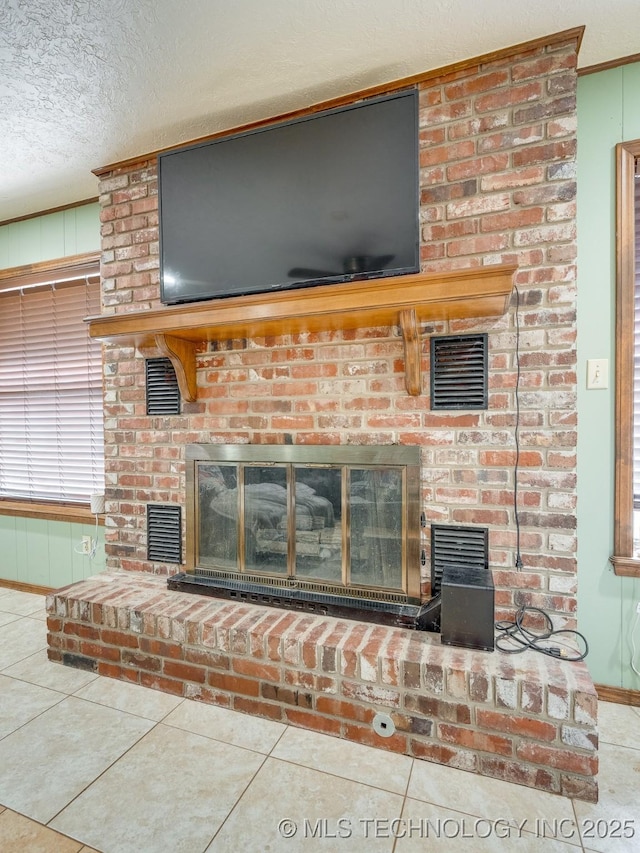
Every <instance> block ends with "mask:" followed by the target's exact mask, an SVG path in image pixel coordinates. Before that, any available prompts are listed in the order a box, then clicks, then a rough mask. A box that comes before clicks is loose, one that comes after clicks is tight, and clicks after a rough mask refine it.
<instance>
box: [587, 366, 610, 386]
mask: <svg viewBox="0 0 640 853" xmlns="http://www.w3.org/2000/svg"><path fill="white" fill-rule="evenodd" d="M608 387H609V359H608V358H588V359H587V388H589V389H598V388H608Z"/></svg>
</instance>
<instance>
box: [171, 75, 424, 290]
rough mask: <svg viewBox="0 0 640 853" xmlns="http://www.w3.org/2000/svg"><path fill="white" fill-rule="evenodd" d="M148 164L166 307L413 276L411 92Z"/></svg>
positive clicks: (414, 119)
mask: <svg viewBox="0 0 640 853" xmlns="http://www.w3.org/2000/svg"><path fill="white" fill-rule="evenodd" d="M158 161H159V163H158V168H159V180H158V182H159V209H160V264H161V266H160V272H161V298H162V301H163V302H165V303H168V304H174V303H179V302H188V301H193V300H202V299H212V298H218V297H225V296H237V295H241V294H248V293H261V292H267V291H275V290H283V289H289V288H294V287H302V286H307V285H311V284H325V283H331V282H344V281H350V280H354V279H363V278H378V277H382V276H388V275H400V274H403V273H409V272H417V271H418V270H419V230H418V229H419V226H418V204H419V198H418V105H417V92H416V91H415V90H409V91H404V92H400V93H397V94H394V95H389V96H385V97H381V98H375V99H372V100H367V101H361V102H359V103H355V104H353V105H349V106H347V107H342V108H338V109H334V110H329V111H326V112H322V113H316V114H311V115H307V116H305V117H304V118H301V119H297V120H294V121H289V122H285V123H281V124H274V125H268V126H264V127H260V128H259V129H256V130H253V131H249V132H246V133H240V134H236V135H231V136H224V137H219V138H217V139H214V140H211V141H208V142H204V143H199V144H196V145H192V146H189V147H186V148H180V149H175V150H172V151H167V152H165V153H163V154H161V155H159V158H158Z"/></svg>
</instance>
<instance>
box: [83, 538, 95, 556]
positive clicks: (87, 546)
mask: <svg viewBox="0 0 640 853" xmlns="http://www.w3.org/2000/svg"><path fill="white" fill-rule="evenodd" d="M92 550H93V539H92V538H91V536H83V537H82V548H81V553H82V554H90V553H91V552H92Z"/></svg>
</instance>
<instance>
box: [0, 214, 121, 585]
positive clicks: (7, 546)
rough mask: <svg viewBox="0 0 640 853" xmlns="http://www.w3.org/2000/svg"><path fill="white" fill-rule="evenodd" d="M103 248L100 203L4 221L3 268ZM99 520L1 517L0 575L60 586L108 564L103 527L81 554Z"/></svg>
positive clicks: (1, 228)
mask: <svg viewBox="0 0 640 853" xmlns="http://www.w3.org/2000/svg"><path fill="white" fill-rule="evenodd" d="M99 250H100V219H99V206H98V204H97V203H96V204H86V205H82V206H81V207H77V208H72V209H69V210H63V211H60V212H59V213H49V214H46V215H45V216H37V217H34V218H33V219H24V220H22V221H20V222H12V223H11V224H9V225H2V226H0V269H5V268H8V267H17V266H22V265H24V264H34V263H39V262H40V261H49V260H54V259H57V258H63V257H66V256H68V255H80V254H83V253H85V252H95V251H99ZM83 536H92V537H96V531H95V525H93V524H72V523H70V522H62V521H46V520H44V519H33V518H21V517H14V516H6V515H3V516H0V578H3V579H5V580H11V581H19V582H21V583H29V584H37V585H38V586H50V587H60V586H64V585H65V584H68V583H73V582H74V581H78V580H82V579H83V578H85V577H89V576H90V575H93V574H96V572H99V571H101V570H103V569H104V565H105V557H104V528H103V527H101V528H99V530H98V534H97V538H98V543H99V544H98V548H97V550H96V555H95V557H94V558H93V560H90V559H89V557H87V556H85V555H84V554H79V553H77V551H76V549H77V550H78V551H79V550H80V543H81V541H82V537H83Z"/></svg>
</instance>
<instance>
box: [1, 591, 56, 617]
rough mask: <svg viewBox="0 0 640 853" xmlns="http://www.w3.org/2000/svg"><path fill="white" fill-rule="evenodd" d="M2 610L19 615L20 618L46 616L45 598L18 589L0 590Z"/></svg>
mask: <svg viewBox="0 0 640 853" xmlns="http://www.w3.org/2000/svg"><path fill="white" fill-rule="evenodd" d="M0 610H2V611H3V612H8V613H17V614H18V615H19V616H29V615H31V614H32V613H35V614H37V615H38V616H46V612H45V596H44V595H35V594H34V593H32V592H21V591H20V590H17V589H4V590H3V589H0Z"/></svg>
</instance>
